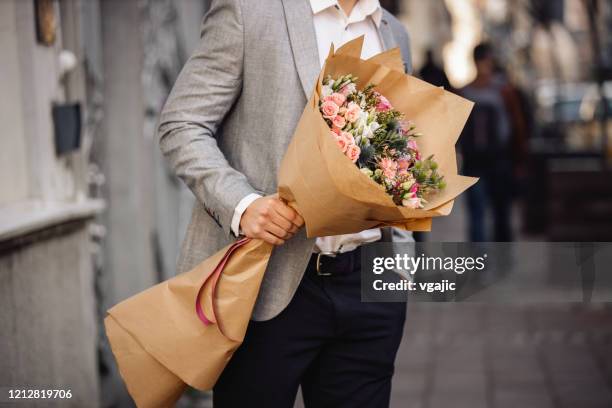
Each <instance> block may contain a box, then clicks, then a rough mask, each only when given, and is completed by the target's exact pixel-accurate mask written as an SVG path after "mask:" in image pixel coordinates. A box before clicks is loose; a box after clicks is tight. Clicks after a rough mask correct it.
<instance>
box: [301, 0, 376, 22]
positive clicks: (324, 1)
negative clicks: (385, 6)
mask: <svg viewBox="0 0 612 408" xmlns="http://www.w3.org/2000/svg"><path fill="white" fill-rule="evenodd" d="M335 6H338V7H340V6H339V5H338V1H337V0H310V7H311V8H312V14H319V13H320V12H322V11H323V10H327V9H328V8H330V7H335ZM370 16H371V17H372V20H374V24H376V27H379V26H380V21H381V20H382V8H381V6H380V1H379V0H358V1H357V4H355V7H354V8H353V11H352V12H351V15H350V16H349V20H348V23H349V24H350V23H356V22H359V21H363V20H365V19H366V18H368V17H370Z"/></svg>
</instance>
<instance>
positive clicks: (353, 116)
mask: <svg viewBox="0 0 612 408" xmlns="http://www.w3.org/2000/svg"><path fill="white" fill-rule="evenodd" d="M360 114H361V107H360V106H359V105H357V104H356V103H355V102H351V103H349V104H348V106H347V108H346V114H345V115H344V117H345V118H346V120H348V121H349V122H351V123H354V122H355V121H356V120H357V119H359V115H360Z"/></svg>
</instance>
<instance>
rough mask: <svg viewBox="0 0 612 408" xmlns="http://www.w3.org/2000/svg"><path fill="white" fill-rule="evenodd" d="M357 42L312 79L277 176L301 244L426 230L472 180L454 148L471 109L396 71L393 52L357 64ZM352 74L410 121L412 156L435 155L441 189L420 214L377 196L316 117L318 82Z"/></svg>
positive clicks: (360, 40)
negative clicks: (301, 233)
mask: <svg viewBox="0 0 612 408" xmlns="http://www.w3.org/2000/svg"><path fill="white" fill-rule="evenodd" d="M362 44H363V37H360V38H357V39H355V40H353V41H351V42H349V43H347V44H346V45H344V46H343V47H342V48H340V49H339V50H338V51H337V52H335V53H334V51H333V48H332V50H331V51H330V55H329V57H328V58H327V60H326V63H325V66H324V67H323V70H322V71H321V74H320V75H319V79H318V81H317V85H316V89H315V90H314V92H313V95H312V96H311V98H310V100H309V102H308V104H307V106H306V108H305V109H304V112H303V114H302V118H301V119H300V122H299V124H298V127H297V129H296V131H295V134H294V136H293V139H292V141H291V144H290V145H289V147H288V148H287V152H286V154H285V157H284V159H283V162H282V165H281V169H280V172H279V181H278V185H279V191H280V193H281V195H282V196H284V197H286V198H287V199H288V201H294V202H295V203H296V207H297V208H298V210H299V212H300V214H301V215H302V216H303V217H304V220H306V230H307V235H308V237H317V236H327V235H336V234H346V233H353V232H359V231H363V230H365V229H369V228H374V227H378V226H387V225H392V226H397V227H401V228H405V229H408V230H412V231H421V230H430V229H431V218H432V217H440V216H446V215H448V214H450V211H451V209H452V206H453V200H454V199H455V198H456V197H457V196H458V195H459V194H461V193H462V192H463V191H465V190H466V189H468V188H469V187H470V186H472V185H473V184H474V183H476V181H477V180H478V179H476V178H473V177H464V176H461V175H459V174H458V172H457V159H456V153H455V144H456V142H457V139H458V138H459V135H460V134H461V131H462V129H463V126H464V125H465V122H466V121H467V118H468V116H469V114H470V112H471V110H472V107H473V103H472V102H470V101H468V100H466V99H464V98H461V97H459V96H457V95H455V94H453V93H450V92H447V91H445V90H444V89H443V88H439V87H435V86H433V85H431V84H429V83H427V82H424V81H421V80H419V79H417V78H415V77H412V76H410V75H406V74H404V72H403V62H402V58H401V53H400V51H399V49H397V48H396V49H392V50H390V51H387V52H384V53H382V54H378V55H377V56H375V57H373V58H371V59H369V60H362V59H360V58H359V55H360V54H361V47H362ZM346 74H352V75H354V76H356V77H358V81H357V86H358V88H359V89H363V88H364V87H365V86H366V85H368V84H376V90H377V91H379V92H380V93H381V94H382V95H384V96H385V97H386V98H387V99H389V101H390V102H391V104H392V105H393V108H394V109H397V110H399V111H401V112H402V113H404V115H405V118H406V119H408V120H410V121H412V122H414V123H415V125H416V127H417V129H418V131H419V133H422V134H423V135H424V136H422V137H421V138H419V140H418V143H419V149H420V151H421V154H422V155H423V156H424V157H427V156H429V155H434V160H436V162H437V163H438V165H439V173H440V174H441V175H443V176H444V178H445V180H446V183H447V187H446V188H445V189H443V190H441V191H439V192H436V193H434V194H433V195H431V196H428V197H427V200H428V203H427V205H426V206H425V208H424V209H409V208H407V207H402V206H397V205H396V204H395V203H394V202H393V200H392V199H391V197H390V196H389V195H388V194H387V193H386V192H385V191H384V189H383V188H382V187H381V186H380V185H378V184H376V183H375V182H374V181H372V180H371V179H370V178H369V177H367V176H365V175H364V174H362V173H361V172H360V171H359V169H358V168H357V166H355V164H354V163H352V162H351V161H350V160H349V159H348V158H346V157H345V155H344V154H343V153H342V152H341V151H340V149H338V147H337V145H336V142H335V140H334V139H333V138H332V137H330V131H329V127H328V125H327V124H326V123H325V121H324V119H323V117H322V116H321V114H320V112H319V108H318V106H319V99H320V92H321V88H322V82H323V80H324V79H325V78H326V77H327V76H328V75H331V77H332V78H338V77H340V76H341V75H346Z"/></svg>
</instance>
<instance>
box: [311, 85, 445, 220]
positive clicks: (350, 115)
mask: <svg viewBox="0 0 612 408" xmlns="http://www.w3.org/2000/svg"><path fill="white" fill-rule="evenodd" d="M356 80H357V78H355V77H354V76H353V75H351V74H348V75H343V76H340V77H339V78H337V79H334V78H332V77H331V76H328V77H327V78H326V79H325V81H324V85H323V87H322V92H321V93H322V95H321V96H322V99H321V100H320V101H319V109H320V111H321V115H322V116H323V118H325V122H326V123H327V124H328V126H329V127H330V129H331V136H332V137H333V138H334V139H335V141H336V143H337V144H338V147H339V148H340V150H342V152H343V153H344V154H345V155H346V156H347V157H348V158H349V159H350V160H352V161H353V163H357V165H358V166H359V168H360V169H361V172H362V173H364V174H365V175H367V176H368V177H370V178H371V179H372V180H374V181H375V182H376V183H378V184H380V185H381V186H383V187H384V188H385V190H386V192H387V193H388V194H389V195H390V196H391V197H392V198H393V202H394V203H395V204H397V205H402V206H405V207H409V208H413V209H414V208H423V206H424V204H425V203H427V201H426V200H425V196H427V195H429V194H432V193H434V192H435V191H437V190H441V189H443V188H444V187H445V186H446V182H445V181H444V180H443V177H442V176H440V175H439V174H438V171H437V169H438V164H437V163H436V162H435V161H434V160H433V155H431V156H429V157H427V158H426V159H424V160H423V159H422V158H421V153H420V152H419V147H418V145H417V141H416V139H417V138H418V137H421V136H422V135H421V134H419V133H417V132H416V126H415V125H414V123H413V122H410V121H407V120H405V117H404V114H403V113H402V112H400V111H398V110H395V109H393V106H392V105H391V102H389V100H388V99H387V98H385V96H384V95H382V94H381V93H380V92H378V91H376V86H375V85H373V84H369V85H367V86H366V87H365V89H363V90H358V89H357V83H356Z"/></svg>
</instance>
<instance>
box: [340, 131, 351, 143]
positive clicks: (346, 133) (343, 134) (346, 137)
mask: <svg viewBox="0 0 612 408" xmlns="http://www.w3.org/2000/svg"><path fill="white" fill-rule="evenodd" d="M340 136H342V137H343V138H345V139H346V142H347V143H348V144H355V138H354V137H353V135H352V134H350V133H349V132H341V133H340Z"/></svg>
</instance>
